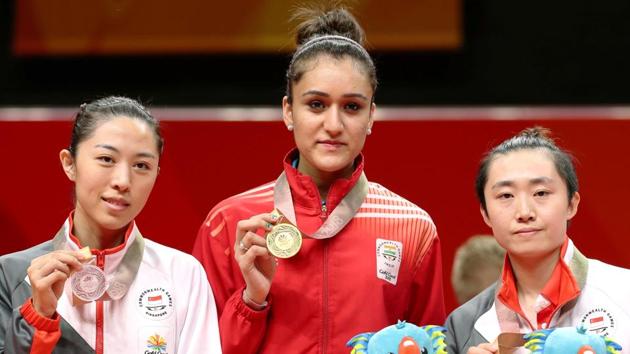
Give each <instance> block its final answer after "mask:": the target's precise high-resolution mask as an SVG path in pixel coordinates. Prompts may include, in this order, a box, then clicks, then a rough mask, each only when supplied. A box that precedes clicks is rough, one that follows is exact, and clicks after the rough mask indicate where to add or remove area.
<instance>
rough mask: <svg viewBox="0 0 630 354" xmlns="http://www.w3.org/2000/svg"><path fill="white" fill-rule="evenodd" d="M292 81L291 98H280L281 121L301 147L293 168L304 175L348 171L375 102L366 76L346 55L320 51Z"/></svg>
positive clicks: (369, 121)
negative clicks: (321, 52)
mask: <svg viewBox="0 0 630 354" xmlns="http://www.w3.org/2000/svg"><path fill="white" fill-rule="evenodd" d="M311 65H312V67H311V68H310V70H307V71H306V72H305V73H304V75H303V76H302V77H301V79H300V80H299V81H298V82H295V83H294V84H293V92H292V97H293V101H292V102H289V101H288V98H287V97H285V98H284V100H283V102H282V108H283V116H284V121H285V124H286V125H287V126H292V127H293V131H294V137H295V143H296V145H297V148H298V150H299V151H300V163H299V167H298V169H299V170H300V171H301V172H303V173H306V174H308V175H311V176H312V175H314V174H337V173H341V174H343V175H347V172H348V171H349V172H350V173H351V172H352V163H353V162H354V159H355V158H356V157H357V156H358V155H359V153H360V152H361V149H363V145H364V143H365V138H366V135H367V132H368V129H369V128H371V127H372V116H373V113H374V109H375V105H374V104H373V103H372V95H373V91H372V87H371V84H370V81H369V78H368V76H367V75H366V73H365V72H363V71H362V70H361V69H360V66H359V65H358V64H356V63H355V62H354V60H353V59H351V58H350V57H348V56H343V57H342V58H340V59H335V58H332V57H330V56H328V55H320V56H318V57H316V58H315V59H313V61H312V62H311Z"/></svg>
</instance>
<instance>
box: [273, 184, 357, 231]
mask: <svg viewBox="0 0 630 354" xmlns="http://www.w3.org/2000/svg"><path fill="white" fill-rule="evenodd" d="M367 194H368V180H367V178H366V177H365V173H363V172H361V176H360V177H359V179H358V180H357V182H356V183H355V184H354V186H353V187H352V189H351V190H350V192H348V194H346V195H345V197H343V199H342V200H341V202H340V203H339V205H337V207H335V209H334V210H333V211H332V212H331V213H330V215H329V216H328V218H327V219H326V221H324V224H323V225H322V226H320V228H319V229H318V230H317V231H315V232H314V233H313V234H311V235H306V234H305V233H304V232H302V233H303V234H304V235H306V236H309V237H312V238H315V239H318V240H323V239H326V238H331V237H333V236H335V235H336V234H337V233H339V231H341V230H342V229H343V228H344V227H345V226H346V225H347V224H348V223H349V222H350V220H352V218H353V217H354V215H355V214H356V213H357V211H359V208H360V207H361V204H363V201H364V200H365V197H366V196H367ZM273 203H274V206H275V208H276V209H278V211H280V213H282V215H283V216H284V217H285V218H286V219H287V220H288V221H289V222H291V223H292V224H293V225H294V226H295V227H298V225H297V222H296V218H295V209H294V208H293V198H292V197H291V187H290V186H289V181H288V180H287V176H286V173H285V172H282V173H281V174H280V176H279V177H278V179H277V180H276V184H275V186H274V187H273Z"/></svg>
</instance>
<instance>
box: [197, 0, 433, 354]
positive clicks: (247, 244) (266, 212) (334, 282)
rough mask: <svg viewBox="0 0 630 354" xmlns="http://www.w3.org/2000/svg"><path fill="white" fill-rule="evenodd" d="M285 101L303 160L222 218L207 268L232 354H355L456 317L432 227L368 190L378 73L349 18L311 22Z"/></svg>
mask: <svg viewBox="0 0 630 354" xmlns="http://www.w3.org/2000/svg"><path fill="white" fill-rule="evenodd" d="M299 15H300V16H301V18H302V19H304V21H303V22H302V23H301V24H300V25H299V26H298V28H297V44H298V46H297V50H296V52H295V53H294V55H293V58H292V60H291V63H290V65H289V68H288V71H287V92H286V96H285V97H284V99H283V102H282V109H283V117H284V123H285V125H286V128H287V130H288V131H289V132H292V133H293V135H294V137H295V143H296V146H297V148H296V149H294V150H292V151H290V152H289V153H288V154H287V156H286V158H285V160H284V171H283V173H282V174H281V175H280V177H278V179H277V180H276V181H274V182H272V183H268V184H265V185H263V186H260V187H258V188H255V189H252V190H249V191H247V192H244V193H242V194H239V195H236V196H234V197H232V198H229V199H227V200H225V201H223V202H221V203H219V204H218V205H217V206H216V207H215V208H213V209H212V210H211V211H210V213H209V215H208V217H207V219H206V221H205V222H204V224H203V225H202V227H201V229H200V231H199V235H198V237H197V241H196V243H195V248H194V250H193V255H195V256H196V257H197V258H199V259H200V260H201V262H202V264H203V265H204V267H205V268H206V272H207V273H208V277H209V280H210V283H211V285H212V288H213V290H214V294H215V298H216V300H217V306H218V312H219V316H220V320H219V328H220V332H221V342H222V347H223V351H224V353H234V354H237V353H238V354H248V353H343V352H348V351H349V349H348V348H346V347H345V345H346V342H347V341H348V340H349V339H350V338H352V337H353V336H354V335H355V334H356V333H360V332H365V331H373V330H377V329H380V328H382V327H385V326H387V325H390V324H394V323H396V321H397V320H399V319H400V320H407V321H410V322H413V323H416V324H440V323H442V321H443V319H444V317H445V314H444V303H443V296H442V295H443V294H442V277H441V258H440V257H441V256H440V247H439V239H438V237H437V233H436V229H435V226H434V224H433V222H432V221H431V218H430V217H429V216H428V214H427V213H426V212H424V211H423V210H422V209H420V208H418V207H417V206H415V205H414V204H412V203H410V202H408V201H407V200H405V199H403V198H401V197H399V196H398V195H396V194H394V193H392V192H390V191H389V190H387V189H386V188H385V187H383V186H381V185H378V184H376V183H372V182H368V180H367V178H366V177H365V174H364V173H363V166H364V161H363V156H362V155H361V150H362V148H363V145H364V143H365V140H366V137H367V136H368V135H369V134H370V133H371V130H372V123H373V117H374V111H375V105H374V102H373V98H374V92H375V89H376V83H377V80H376V73H375V67H374V64H373V62H372V59H371V57H370V55H369V54H368V53H367V52H366V50H365V49H364V48H363V46H362V45H361V43H362V42H363V31H362V29H361V28H360V26H359V25H358V23H357V22H356V20H355V19H354V18H353V17H352V15H350V13H348V12H347V11H346V10H344V9H332V10H303V11H301V12H300V14H299Z"/></svg>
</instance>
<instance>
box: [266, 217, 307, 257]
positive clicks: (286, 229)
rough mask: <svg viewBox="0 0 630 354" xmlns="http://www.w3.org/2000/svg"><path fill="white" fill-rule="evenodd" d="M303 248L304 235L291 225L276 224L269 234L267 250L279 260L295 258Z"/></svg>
mask: <svg viewBox="0 0 630 354" xmlns="http://www.w3.org/2000/svg"><path fill="white" fill-rule="evenodd" d="M301 247H302V234H301V233H300V230H298V228H297V227H295V226H293V225H291V224H284V223H280V224H276V225H275V226H274V227H273V228H272V229H271V231H269V233H268V234H267V249H269V252H271V254H273V255H274V256H276V257H278V258H290V257H293V256H295V255H296V254H297V253H298V252H299V251H300V248H301Z"/></svg>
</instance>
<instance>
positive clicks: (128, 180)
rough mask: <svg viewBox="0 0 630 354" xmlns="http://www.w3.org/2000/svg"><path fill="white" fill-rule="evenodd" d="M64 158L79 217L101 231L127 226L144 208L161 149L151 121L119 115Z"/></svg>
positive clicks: (98, 127)
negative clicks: (72, 185) (73, 184)
mask: <svg viewBox="0 0 630 354" xmlns="http://www.w3.org/2000/svg"><path fill="white" fill-rule="evenodd" d="M60 156H61V162H62V165H63V167H64V170H65V172H66V175H67V176H68V178H69V179H70V180H72V181H74V183H75V194H76V206H75V214H74V217H75V220H76V218H83V220H84V221H85V222H86V223H88V224H89V225H91V226H92V228H93V229H97V230H98V229H100V230H109V231H114V230H120V229H122V228H125V227H126V226H127V225H128V224H129V222H131V220H133V219H134V218H135V217H136V216H137V215H138V214H139V213H140V211H141V210H142V208H143V207H144V204H145V203H146V202H147V199H148V198H149V194H150V193H151V189H153V185H154V183H155V179H156V178H157V174H158V162H159V153H158V150H157V143H156V138H155V135H154V133H153V131H152V129H151V128H150V127H149V125H148V124H147V123H145V122H143V121H140V120H138V119H131V118H128V117H124V116H120V117H114V118H111V119H108V120H104V121H103V122H102V123H101V124H100V125H98V126H97V128H96V129H95V130H94V131H93V132H92V134H91V136H89V137H88V138H87V139H85V140H83V141H82V142H81V143H79V145H78V148H77V151H76V156H75V158H74V159H73V158H72V156H71V155H70V152H69V151H68V150H62V152H61V154H60Z"/></svg>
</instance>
